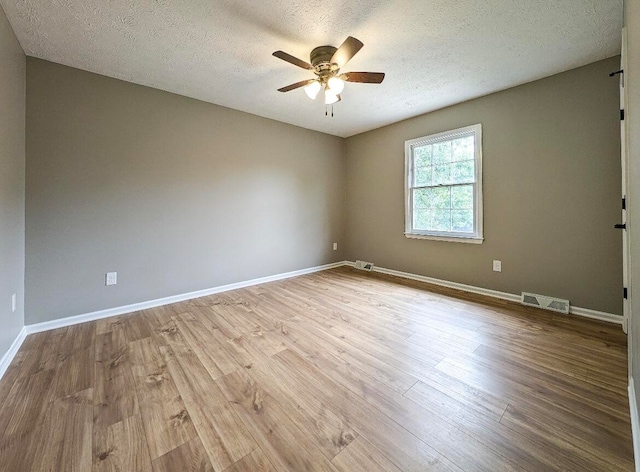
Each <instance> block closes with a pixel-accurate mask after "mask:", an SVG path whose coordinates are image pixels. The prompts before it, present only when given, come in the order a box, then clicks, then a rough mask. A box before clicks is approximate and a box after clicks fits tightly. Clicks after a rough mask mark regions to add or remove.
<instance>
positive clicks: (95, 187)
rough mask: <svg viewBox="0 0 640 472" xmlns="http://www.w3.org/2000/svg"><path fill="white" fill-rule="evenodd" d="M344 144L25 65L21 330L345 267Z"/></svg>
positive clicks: (39, 64)
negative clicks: (114, 280)
mask: <svg viewBox="0 0 640 472" xmlns="http://www.w3.org/2000/svg"><path fill="white" fill-rule="evenodd" d="M343 146H344V143H343V140H342V139H340V138H337V137H332V136H328V135H323V134H321V133H318V132H314V131H308V130H305V129H302V128H297V127H294V126H291V125H286V124H282V123H279V122H276V121H272V120H268V119H264V118H259V117H256V116H253V115H249V114H246V113H242V112H238V111H234V110H230V109H227V108H223V107H219V106H215V105H211V104H208V103H204V102H200V101H197V100H192V99H189V98H185V97H181V96H178V95H173V94H170V93H166V92H162V91H159V90H154V89H151V88H147V87H142V86H138V85H134V84H131V83H127V82H122V81H119V80H114V79H111V78H107V77H104V76H100V75H96V74H91V73H88V72H83V71H80V70H77V69H72V68H69V67H65V66H61V65H57V64H53V63H50V62H46V61H42V60H38V59H33V58H28V60H27V179H26V182H27V183H26V185H27V203H26V205H27V221H26V237H27V242H26V244H27V258H26V267H27V276H26V292H27V299H26V307H27V311H26V318H27V324H31V323H37V322H42V321H46V320H52V319H55V318H60V317H65V316H72V315H77V314H82V313H87V312H91V311H95V310H101V309H106V308H110V307H116V306H122V305H126V304H130V303H134V302H140V301H147V300H152V299H156V298H161V297H167V296H170V295H175V294H180V293H185V292H189V291H194V290H200V289H206V288H210V287H215V286H219V285H223V284H228V283H232V282H238V281H244V280H248V279H252V278H256V277H262V276H267V275H272V274H278V273H282V272H287V271H293V270H297V269H303V268H308V267H312V266H317V265H321V264H326V263H330V262H334V261H339V260H342V259H344V254H343V251H342V250H340V251H335V252H334V251H333V250H332V243H333V242H334V241H335V242H338V243H339V247H340V248H342V246H344V228H343V226H344V174H345V168H344V165H345V164H344V149H343ZM107 271H117V272H118V285H117V286H111V287H105V284H104V276H105V272H107Z"/></svg>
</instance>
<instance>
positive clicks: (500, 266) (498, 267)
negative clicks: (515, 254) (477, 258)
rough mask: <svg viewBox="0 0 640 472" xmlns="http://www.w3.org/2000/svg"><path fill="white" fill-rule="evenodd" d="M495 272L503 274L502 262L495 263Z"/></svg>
mask: <svg viewBox="0 0 640 472" xmlns="http://www.w3.org/2000/svg"><path fill="white" fill-rule="evenodd" d="M493 271H494V272H502V261H493Z"/></svg>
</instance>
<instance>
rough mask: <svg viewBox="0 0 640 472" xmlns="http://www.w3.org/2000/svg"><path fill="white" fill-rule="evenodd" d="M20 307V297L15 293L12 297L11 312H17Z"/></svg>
mask: <svg viewBox="0 0 640 472" xmlns="http://www.w3.org/2000/svg"><path fill="white" fill-rule="evenodd" d="M17 305H18V296H17V295H16V294H15V293H14V294H13V295H11V312H12V313H14V312H15V311H16V308H17Z"/></svg>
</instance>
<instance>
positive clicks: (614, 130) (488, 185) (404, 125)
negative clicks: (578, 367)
mask: <svg viewBox="0 0 640 472" xmlns="http://www.w3.org/2000/svg"><path fill="white" fill-rule="evenodd" d="M618 68H619V58H618V57H615V58H611V59H607V60H605V61H601V62H598V63H595V64H591V65H588V66H585V67H582V68H579V69H575V70H572V71H569V72H566V73H563V74H559V75H556V76H553V77H549V78H545V79H542V80H538V81H536V82H532V83H529V84H526V85H522V86H519V87H515V88H512V89H509V90H505V91H502V92H498V93H495V94H492V95H489V96H486V97H483V98H479V99H476V100H472V101H469V102H466V103H462V104H459V105H455V106H452V107H449V108H446V109H443V110H439V111H436V112H433V113H429V114H426V115H422V116H419V117H417V118H413V119H410V120H406V121H403V122H400V123H396V124H393V125H390V126H387V127H384V128H381V129H378V130H374V131H371V132H368V133H364V134H361V135H358V136H355V137H352V138H349V139H347V148H346V152H347V182H348V185H347V225H346V234H347V256H348V258H349V259H363V260H367V261H372V262H374V263H375V264H376V265H378V266H381V267H386V268H391V269H396V270H401V271H406V272H411V273H415V274H421V275H426V276H431V277H436V278H440V279H445V280H449V281H454V282H459V283H464V284H470V285H475V286H479V287H485V288H489V289H494V290H500V291H504V292H509V293H516V294H519V293H520V292H522V291H530V292H534V293H540V294H546V295H552V296H557V297H562V298H568V299H569V300H570V301H571V303H572V304H574V305H576V306H580V307H584V308H590V309H594V310H601V311H605V312H610V313H616V314H621V312H622V303H621V295H622V276H621V261H622V255H621V254H622V244H621V236H620V233H619V232H618V231H615V230H614V229H613V225H614V224H615V223H618V222H619V219H620V188H621V180H620V179H621V176H620V158H619V153H620V138H619V121H618V96H619V93H618V81H617V80H616V79H610V78H609V77H608V73H609V72H611V71H614V70H617V69H618ZM497 73H499V71H498V72H497ZM423 93H428V88H426V89H425V91H424V92H423ZM475 123H482V127H483V130H482V131H483V179H484V237H485V241H484V243H483V244H482V245H474V244H464V243H451V242H441V241H429V240H415V239H407V238H405V236H404V234H403V231H404V180H403V179H404V141H405V140H407V139H412V138H417V137H421V136H425V135H428V134H432V133H436V132H439V131H445V130H450V129H455V128H459V127H462V126H466V125H472V124H475ZM493 259H499V260H501V261H502V273H497V272H493V271H492V260H493Z"/></svg>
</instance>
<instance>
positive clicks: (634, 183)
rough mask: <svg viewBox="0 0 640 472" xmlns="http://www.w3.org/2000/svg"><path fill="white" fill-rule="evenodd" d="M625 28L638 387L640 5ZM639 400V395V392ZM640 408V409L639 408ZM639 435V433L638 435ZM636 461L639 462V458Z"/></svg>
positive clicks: (629, 4)
mask: <svg viewBox="0 0 640 472" xmlns="http://www.w3.org/2000/svg"><path fill="white" fill-rule="evenodd" d="M624 7H625V11H624V18H625V26H626V27H627V44H628V48H627V69H626V70H625V71H624V73H625V83H626V87H627V99H628V102H627V109H626V120H627V130H628V133H629V141H628V143H629V175H628V180H629V187H628V189H627V194H628V196H629V206H628V209H627V222H628V226H629V232H628V235H629V238H630V239H629V243H630V261H631V271H630V274H629V275H630V278H631V283H632V287H631V291H630V295H631V298H630V302H631V303H630V305H631V306H630V309H631V316H630V320H631V329H630V338H631V339H630V344H631V354H632V355H631V356H630V362H631V363H632V375H633V379H634V382H635V384H636V386H637V385H638V382H640V3H639V2H637V1H625V5H624ZM636 400H637V401H640V394H639V393H637V392H636ZM638 406H639V407H640V405H638ZM638 433H640V432H638ZM636 461H640V458H638V457H636Z"/></svg>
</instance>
